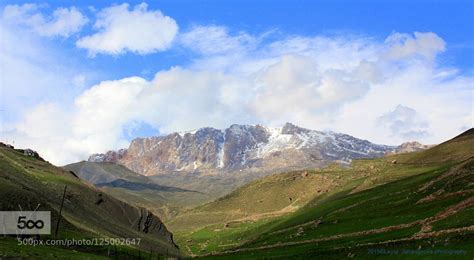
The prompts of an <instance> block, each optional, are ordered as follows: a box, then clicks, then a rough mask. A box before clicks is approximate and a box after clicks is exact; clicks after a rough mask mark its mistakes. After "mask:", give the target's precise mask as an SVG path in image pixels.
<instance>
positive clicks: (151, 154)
mask: <svg viewBox="0 0 474 260" xmlns="http://www.w3.org/2000/svg"><path fill="white" fill-rule="evenodd" d="M407 146H408V145H407ZM412 146H417V147H418V145H417V144H411V145H410V147H412ZM396 149H397V147H394V146H386V145H377V144H373V143H371V142H369V141H367V140H362V139H358V138H355V137H352V136H350V135H346V134H339V133H334V132H323V131H317V130H310V129H305V128H302V127H299V126H296V125H294V124H291V123H286V124H285V125H284V126H283V127H266V126H262V125H238V124H234V125H231V126H230V127H229V128H227V129H223V130H219V129H215V128H211V127H205V128H201V129H198V130H195V131H190V132H182V133H172V134H169V135H166V136H158V137H148V138H137V139H134V140H133V141H132V142H131V144H130V146H129V148H127V149H122V150H118V151H109V152H107V153H105V154H94V155H92V156H91V157H90V158H89V161H93V162H101V161H102V162H114V163H118V164H122V165H124V166H126V167H127V168H129V169H131V170H133V171H135V172H138V173H141V174H145V175H154V174H166V173H175V172H195V173H201V174H206V173H231V172H235V171H238V172H241V171H274V170H284V169H294V168H295V167H300V168H304V167H320V166H323V165H326V164H328V163H330V162H334V161H339V162H350V161H351V160H352V159H356V158H372V157H379V156H384V155H385V154H386V153H388V152H391V151H394V150H396Z"/></svg>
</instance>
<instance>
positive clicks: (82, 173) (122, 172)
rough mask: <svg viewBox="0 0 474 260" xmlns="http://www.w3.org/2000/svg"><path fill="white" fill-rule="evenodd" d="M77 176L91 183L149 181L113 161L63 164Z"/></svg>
mask: <svg viewBox="0 0 474 260" xmlns="http://www.w3.org/2000/svg"><path fill="white" fill-rule="evenodd" d="M63 168H64V169H66V170H68V171H72V172H74V173H75V174H76V175H77V176H78V177H79V178H81V179H83V180H86V181H87V182H89V183H92V184H98V183H107V182H112V181H115V180H117V179H123V180H127V181H132V182H150V179H148V178H147V177H146V176H143V175H141V174H138V173H136V172H134V171H131V170H129V169H128V168H126V167H124V166H122V165H119V164H115V163H97V162H86V161H82V162H77V163H72V164H68V165H66V166H63Z"/></svg>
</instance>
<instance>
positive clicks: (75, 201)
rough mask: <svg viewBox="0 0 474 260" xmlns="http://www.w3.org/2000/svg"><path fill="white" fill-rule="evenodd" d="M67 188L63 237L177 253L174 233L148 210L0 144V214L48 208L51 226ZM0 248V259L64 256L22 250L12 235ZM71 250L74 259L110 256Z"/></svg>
mask: <svg viewBox="0 0 474 260" xmlns="http://www.w3.org/2000/svg"><path fill="white" fill-rule="evenodd" d="M65 185H67V192H66V196H65V201H64V208H63V214H62V215H63V219H62V220H61V225H60V230H59V236H60V237H61V238H71V237H75V238H104V237H106V238H141V243H140V245H139V246H134V247H126V246H124V247H119V248H118V249H117V250H118V252H124V253H125V252H126V253H127V254H136V253H138V252H139V251H140V250H144V251H149V250H150V248H152V250H153V251H154V252H155V254H157V253H159V254H162V255H164V254H171V255H177V254H179V251H178V249H177V248H176V247H175V246H174V244H173V240H172V234H171V233H169V232H168V231H167V229H166V227H165V226H164V225H163V224H162V223H161V221H160V220H159V219H158V218H157V217H156V216H154V215H152V214H150V213H149V211H148V210H146V209H144V208H139V207H136V206H131V205H129V204H126V203H124V202H122V201H120V200H117V199H115V198H114V197H111V196H109V195H108V194H106V193H104V192H103V191H101V190H99V189H96V188H95V187H93V186H91V185H88V184H86V183H85V182H83V181H82V180H80V179H79V178H78V177H77V176H75V175H74V174H72V173H70V172H68V171H65V170H63V169H61V168H57V167H54V166H53V165H51V164H49V163H47V162H45V161H42V160H39V159H37V158H33V157H30V156H26V155H23V153H21V152H20V151H17V150H14V149H11V148H8V147H5V146H0V197H1V198H2V199H1V202H0V210H6V211H10V210H34V209H37V210H48V211H51V215H52V223H56V220H57V218H58V211H59V207H60V203H61V199H62V194H63V190H64V187H65ZM53 232H54V225H53ZM49 238H52V236H40V239H49ZM0 244H1V246H0V256H1V257H3V256H5V257H6V256H8V257H19V256H25V255H24V254H30V253H31V254H32V255H30V256H35V257H47V256H51V255H50V254H53V255H56V256H61V255H64V254H68V252H67V249H68V248H56V247H48V248H43V247H36V248H32V247H28V246H24V247H20V246H17V245H16V240H14V237H2V241H1V243H0ZM73 249H74V250H76V252H72V251H71V249H70V250H69V251H71V254H73V255H76V256H78V257H80V256H81V254H82V253H84V254H86V255H91V254H92V255H96V254H99V255H104V254H109V255H110V248H106V247H103V246H102V247H101V246H98V247H76V248H73ZM108 250H109V251H108ZM114 252H115V249H114ZM132 252H134V253H132Z"/></svg>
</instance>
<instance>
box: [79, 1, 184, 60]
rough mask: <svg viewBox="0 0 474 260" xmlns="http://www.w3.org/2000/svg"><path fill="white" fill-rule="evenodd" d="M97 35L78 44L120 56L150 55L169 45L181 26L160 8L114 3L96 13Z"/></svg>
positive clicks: (91, 51) (93, 51)
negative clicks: (129, 53) (126, 54)
mask: <svg viewBox="0 0 474 260" xmlns="http://www.w3.org/2000/svg"><path fill="white" fill-rule="evenodd" d="M94 28H95V29H96V30H97V31H98V32H97V33H95V34H92V35H88V36H85V37H83V38H81V39H79V40H78V41H77V43H76V45H77V47H79V48H84V49H87V50H88V51H89V54H90V55H96V54H98V53H103V54H111V55H119V54H123V53H125V52H134V53H138V54H148V53H154V52H158V51H163V50H166V49H168V48H170V46H171V43H172V42H173V39H174V38H175V36H176V34H177V32H178V25H177V24H176V22H175V20H174V19H173V18H171V17H169V16H165V15H163V14H162V13H161V12H160V11H159V10H148V5H147V4H145V3H141V4H138V5H136V6H134V7H133V8H132V9H131V10H130V6H129V5H128V4H121V5H114V6H111V7H107V8H104V9H102V10H101V11H100V12H99V13H98V14H97V20H96V22H95V24H94Z"/></svg>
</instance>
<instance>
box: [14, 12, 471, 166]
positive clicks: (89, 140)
mask: <svg viewBox="0 0 474 260" xmlns="http://www.w3.org/2000/svg"><path fill="white" fill-rule="evenodd" d="M126 9H128V8H126ZM196 28H197V29H196ZM194 29H195V30H202V31H206V30H209V31H215V36H216V35H217V36H216V37H214V38H215V39H219V40H218V41H213V39H212V37H210V39H209V41H203V42H202V43H199V44H197V45H196V49H195V51H197V52H198V53H199V55H200V57H199V59H197V60H195V61H194V62H193V63H192V64H190V65H189V66H186V67H172V68H170V69H167V70H162V71H159V72H158V73H156V75H155V77H154V78H153V79H152V80H146V79H144V78H141V77H130V78H124V79H118V80H110V81H103V82H101V83H99V84H96V85H94V86H92V87H90V88H89V89H88V90H86V91H84V92H83V93H82V94H80V95H79V96H77V97H76V98H75V101H74V103H73V104H72V105H71V107H70V109H69V111H68V112H63V111H61V110H59V111H56V112H55V109H53V108H49V107H48V106H46V108H48V109H46V108H44V107H43V108H42V107H39V108H38V109H36V110H34V111H33V112H31V113H34V114H35V115H36V116H37V117H38V118H43V119H42V120H40V121H38V122H36V121H35V122H33V121H32V119H29V118H30V117H31V118H33V116H31V115H30V116H26V117H25V120H23V121H22V122H20V123H19V124H17V127H16V129H15V128H14V129H12V133H14V134H16V135H17V136H22V137H21V138H20V137H19V139H21V140H28V141H29V142H30V143H32V144H40V143H41V144H42V143H45V142H46V141H45V140H47V142H48V143H50V144H49V145H46V146H45V147H41V146H38V147H33V148H35V149H38V150H39V151H40V152H42V150H43V149H44V150H45V152H46V153H47V154H48V157H47V158H48V159H50V160H53V162H55V163H58V164H64V163H67V162H72V161H74V160H79V159H85V158H86V157H87V156H88V155H89V154H90V153H94V152H104V151H106V150H109V149H116V148H121V147H124V146H126V145H127V144H128V141H127V140H125V138H124V135H125V134H124V131H126V130H127V128H128V127H129V126H130V125H131V124H132V125H133V124H136V123H137V122H138V123H145V124H147V125H150V126H152V127H153V128H155V129H157V130H159V131H160V132H162V133H169V132H172V131H182V130H189V129H195V128H199V127H204V126H212V127H218V128H224V127H227V126H229V125H230V124H233V123H251V124H254V123H263V124H270V125H279V124H282V123H284V122H286V121H290V122H293V123H295V124H298V125H301V126H304V127H309V128H313V129H331V130H335V131H341V132H345V133H348V134H352V135H355V136H357V137H361V138H366V139H369V140H371V141H375V142H379V143H387V144H399V143H401V142H403V141H407V140H411V139H413V138H416V139H418V140H419V141H422V142H425V143H436V142H440V141H442V140H446V139H447V138H450V137H452V136H454V135H456V134H458V131H459V129H460V128H462V127H465V126H466V125H467V126H470V125H472V109H471V108H472V82H473V78H472V77H468V76H463V75H460V74H459V72H458V71H457V70H456V69H453V68H449V67H448V68H447V67H443V66H441V65H440V64H438V63H437V61H436V53H438V52H440V51H442V49H441V48H440V47H439V46H438V47H433V48H431V51H427V50H426V49H425V48H419V46H425V47H426V46H436V44H434V45H430V44H431V43H430V44H428V45H427V44H426V43H416V44H415V45H416V46H418V47H416V48H412V47H410V48H409V49H410V51H400V52H397V53H398V54H397V55H395V56H396V60H395V59H394V58H395V56H392V58H390V59H388V58H387V51H388V50H391V49H392V48H393V47H394V46H395V45H396V44H395V45H394V43H393V39H389V40H387V41H386V42H379V41H377V40H375V39H371V38H367V37H357V36H351V37H343V36H335V37H329V36H316V37H297V36H295V37H288V38H286V39H280V40H277V41H269V42H267V43H264V42H261V41H259V40H255V41H254V40H241V38H240V37H241V35H243V33H237V34H231V33H229V31H228V30H226V29H222V28H216V27H211V28H199V27H194ZM194 29H192V30H194ZM192 30H191V31H192ZM188 33H190V32H188ZM244 34H245V33H244ZM196 35H199V33H196V34H194V36H193V37H197V36H196ZM245 35H246V36H245V37H244V38H249V39H261V36H252V35H248V34H245ZM422 35H431V34H422ZM391 37H393V34H392V35H391V36H389V38H391ZM423 37H424V36H420V34H418V35H415V38H412V39H411V40H414V41H421V42H425V40H424V38H423ZM436 37H438V36H433V35H431V36H429V37H428V38H429V39H436ZM191 38H192V37H191ZM213 42H214V43H213ZM218 42H224V43H228V44H226V45H225V46H216V49H217V50H216V51H213V50H211V46H212V45H213V44H217V43H218ZM255 42H257V43H256V44H254V43H255ZM402 42H403V44H402V45H403V46H405V45H406V44H405V42H406V40H405V41H402ZM428 42H431V41H428ZM181 43H182V44H183V42H181ZM408 45H410V46H411V43H410V44H408ZM229 46H230V47H229ZM397 48H398V47H397ZM400 48H402V49H403V48H405V47H400ZM443 48H444V47H443ZM236 50H239V51H236ZM400 53H401V54H400ZM408 53H409V55H408ZM400 61H402V62H400ZM400 104H401V106H399V105H400ZM56 113H57V116H56V115H55V114H56ZM62 113H66V114H67V116H64V115H63V114H62ZM43 114H44V115H43ZM51 118H52V119H51ZM54 118H59V119H58V120H64V121H61V122H60V123H57V122H51V121H49V120H50V119H51V120H54ZM42 123H44V124H48V125H49V126H54V127H58V128H59V127H60V126H59V125H61V124H62V125H66V126H67V127H66V128H65V129H64V127H63V129H62V130H60V131H55V130H52V129H51V130H48V128H45V130H44V131H43V132H44V133H45V135H44V136H41V138H39V137H37V136H35V135H34V133H30V132H28V131H27V129H28V127H34V125H32V124H42ZM20 126H21V127H20ZM49 126H48V127H49ZM69 126H70V127H69ZM39 129H43V128H42V127H39ZM49 132H51V133H52V134H48V133H49ZM12 135H13V134H12ZM36 139H41V141H38V142H36V143H35V141H34V140H36ZM60 144H64V146H61V145H60ZM66 148H67V149H66ZM71 158H74V160H72V159H71Z"/></svg>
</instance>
